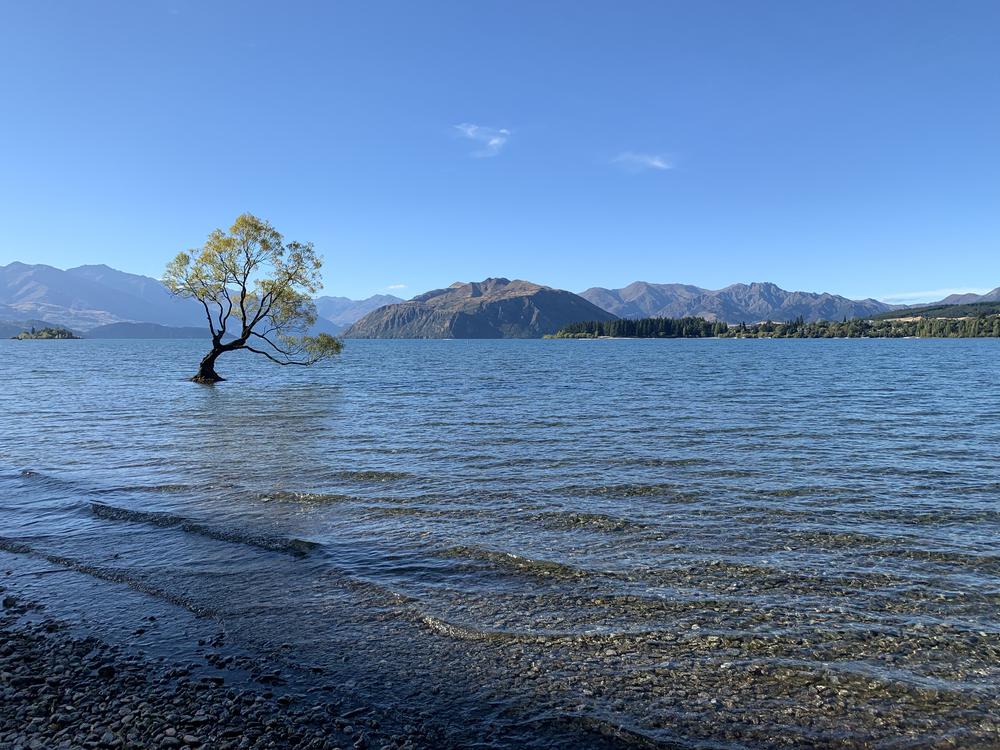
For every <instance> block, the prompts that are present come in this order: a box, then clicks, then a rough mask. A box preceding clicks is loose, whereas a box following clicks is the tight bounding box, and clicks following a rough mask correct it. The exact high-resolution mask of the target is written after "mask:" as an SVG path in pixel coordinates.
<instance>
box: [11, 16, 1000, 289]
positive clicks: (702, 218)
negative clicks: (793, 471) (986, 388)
mask: <svg viewBox="0 0 1000 750" xmlns="http://www.w3.org/2000/svg"><path fill="white" fill-rule="evenodd" d="M998 38H1000V3H997V2H992V1H990V2H971V1H965V0H957V1H956V2H919V1H907V2H871V0H866V1H865V2H830V3H821V2H812V1H808V2H801V1H796V2H737V1H735V0H733V1H732V2H712V1H711V0H697V1H695V0H690V1H689V2H683V3H680V2H667V1H666V0H660V1H658V2H604V3H593V2H555V1H551V2H550V1H548V0H547V1H546V2H517V1H508V2H503V3H500V2H468V1H466V2H426V3H413V2H351V3H346V2H316V3H305V2H285V3H273V2H268V3H251V2H239V3H226V2H185V1H182V0H166V1H163V2H159V1H156V0H149V1H148V2H134V1H133V0H129V1H128V2H86V3H84V2H69V1H68V0H67V1H65V2H51V1H48V0H37V1H32V2H9V3H5V4H3V5H2V6H0V101H2V110H0V112H2V116H0V143H2V149H3V151H2V153H3V163H2V169H0V220H2V224H3V227H4V238H3V241H2V243H0V263H7V262H9V261H12V260H21V261H25V262H39V263H49V264H52V265H55V266H59V267H68V266H72V265H77V264H80V263H107V264H109V265H112V266H115V267H118V268H121V269H123V270H128V271H133V272H137V273H145V274H149V275H154V276H158V275H159V274H160V272H161V270H162V267H163V265H164V264H165V263H166V262H167V261H168V260H169V259H170V257H172V256H173V255H174V254H175V253H176V252H177V251H179V250H181V249H185V248H188V247H192V246H197V245H199V244H201V242H202V241H203V240H204V237H205V235H207V233H208V232H209V231H210V230H211V229H213V228H215V227H217V226H228V224H229V223H231V221H232V219H233V218H235V216H236V215H237V214H238V213H240V212H242V211H251V212H253V213H256V214H258V215H261V216H264V217H266V218H268V219H270V220H271V221H272V222H273V223H274V224H275V226H276V227H277V228H278V229H279V230H280V231H282V232H283V233H284V234H285V235H286V237H287V238H289V239H299V240H311V241H313V242H314V243H315V244H316V246H317V248H318V249H319V250H320V252H321V253H322V254H323V255H324V256H325V258H326V262H327V267H326V274H325V276H326V293H329V294H343V295H347V296H351V297H361V296H367V295H370V294H373V293H378V292H385V291H387V290H392V291H395V292H396V293H397V294H399V295H400V296H404V297H408V296H411V295H412V294H416V293H419V292H422V291H425V290H427V289H430V288H436V287H441V286H446V285H447V284H449V283H451V282H453V281H456V280H474V279H482V278H485V277H487V276H508V277H512V278H513V277H516V278H526V279H530V280H532V281H537V282H540V283H545V284H550V285H553V286H558V287H562V288H567V289H571V290H574V291H579V290H582V289H584V288H587V287H590V286H608V287H618V286H623V285H625V284H627V283H629V282H631V281H634V280H637V279H642V280H646V281H654V282H685V283H693V284H698V285H701V286H706V287H712V288H717V287H721V286H725V285H727V284H730V283H733V282H737V281H752V280H758V281H763V280H767V281H774V282H775V283H778V284H779V285H781V286H783V287H785V288H790V289H804V290H810V291H831V292H835V293H840V294H845V295H848V296H852V297H868V296H872V297H877V298H880V299H892V300H893V301H899V300H900V299H903V298H906V301H910V300H916V299H920V298H922V299H931V298H935V297H941V296H943V294H944V293H947V291H948V290H953V289H963V290H964V289H988V288H992V287H996V286H998V285H1000V85H998V80H1000V44H998V42H997V39H998ZM403 285H405V286H403ZM394 287H395V288H394ZM393 288H394V289H393Z"/></svg>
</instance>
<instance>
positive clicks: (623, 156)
mask: <svg viewBox="0 0 1000 750" xmlns="http://www.w3.org/2000/svg"><path fill="white" fill-rule="evenodd" d="M611 163H612V164H617V165H618V166H619V167H621V168H622V169H624V170H625V171H626V172H645V171H646V170H649V169H655V170H658V171H664V170H667V169H673V168H674V165H673V162H671V161H670V159H668V158H667V157H666V156H662V155H660V154H639V153H636V152H634V151H623V152H622V153H620V154H618V156H616V157H615V158H614V159H612V160H611Z"/></svg>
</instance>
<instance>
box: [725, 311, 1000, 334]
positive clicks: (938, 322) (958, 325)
mask: <svg viewBox="0 0 1000 750" xmlns="http://www.w3.org/2000/svg"><path fill="white" fill-rule="evenodd" d="M722 335H723V336H724V337H727V338H773V339H832V338H849V339H857V338H881V339H899V338H906V337H911V336H916V337H919V338H955V339H960V338H985V337H989V338H993V337H1000V315H993V316H983V317H981V318H921V319H919V320H861V319H856V320H845V321H842V322H839V323H838V322H835V321H820V322H818V323H805V322H803V321H802V320H801V319H800V320H794V321H791V322H788V323H771V322H767V323H755V324H753V325H745V324H742V323H741V324H740V325H738V326H730V327H729V330H728V331H727V332H726V333H724V334H722Z"/></svg>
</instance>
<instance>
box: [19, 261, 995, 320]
mask: <svg viewBox="0 0 1000 750" xmlns="http://www.w3.org/2000/svg"><path fill="white" fill-rule="evenodd" d="M989 301H1000V287H998V288H997V289H994V290H993V291H991V292H988V293H986V294H982V295H977V294H961V295H951V296H950V297H946V298H945V299H943V300H941V301H940V302H937V303H933V304H969V303H972V302H989ZM902 307H904V306H901V305H889V304H886V303H884V302H879V301H878V300H874V299H865V300H851V299H847V298H846V297H841V296H838V295H835V294H829V293H814V292H789V291H786V290H784V289H781V288H780V287H778V286H776V285H775V284H771V283H766V282H755V283H752V284H733V285H731V286H728V287H725V288H724V289H717V290H712V289H703V288H701V287H697V286H692V285H688V284H652V283H649V282H645V281H637V282H635V283H633V284H629V285H628V286H626V287H623V288H621V289H606V288H603V287H592V288H590V289H587V290H586V291H584V292H581V293H580V294H573V293H572V292H567V291H563V290H560V289H554V288H552V287H548V286H542V285H540V284H534V283H532V282H529V281H522V280H515V281H510V280H508V279H504V278H490V279H486V280H484V281H481V282H456V283H455V284H452V285H451V286H450V287H447V288H446V289H436V290H433V291H430V292H426V293H424V294H421V295H418V296H416V297H414V298H413V299H411V300H409V301H403V300H402V299H400V298H399V297H395V296H393V295H391V294H376V295H374V296H372V297H369V298H367V299H363V300H351V299H348V298H346V297H330V296H323V297H318V298H317V299H316V309H317V312H318V314H319V316H320V317H319V320H318V321H317V325H316V327H315V332H320V331H322V332H325V333H331V334H334V335H339V334H343V335H345V336H349V337H353V338H364V337H371V338H410V337H414V338H428V337H434V338H483V337H490V338H523V337H536V336H542V335H545V334H547V333H554V332H555V330H557V329H558V328H559V327H561V326H562V325H565V324H567V323H574V322H580V321H583V320H607V319H609V318H612V317H622V318H643V317H669V318H681V317H689V316H691V317H702V318H706V319H708V320H719V321H724V322H726V323H741V322H747V323H753V322H759V321H764V320H774V321H784V320H791V319H794V318H798V317H802V318H803V319H805V320H807V321H815V320H842V319H843V318H858V317H861V318H865V317H871V316H874V315H878V314H880V313H884V312H888V311H891V310H895V309H900V308H902ZM912 307H918V306H912ZM53 324H55V325H61V326H65V327H68V328H71V329H73V330H75V331H79V332H83V333H85V334H89V332H93V334H92V336H93V337H115V338H127V337H130V336H131V337H135V338H140V337H142V338H145V337H153V338H173V337H182V338H183V337H190V336H194V335H196V334H195V331H194V330H193V329H192V327H194V328H201V327H203V326H204V311H203V310H202V308H201V306H200V305H199V304H198V303H196V302H193V301H192V300H187V299H181V298H178V297H174V296H172V295H171V294H170V293H169V292H168V291H167V289H166V287H164V286H163V284H162V283H160V282H159V281H158V280H156V279H153V278H150V277H148V276H140V275H138V274H132V273H126V272H124V271H118V270H116V269H114V268H110V267H108V266H106V265H84V266H77V267H75V268H69V269H66V270H60V269H58V268H54V267H52V266H47V265H40V264H35V265H29V264H25V263H18V262H14V263H10V264H8V265H6V266H0V336H8V335H13V333H16V332H18V331H20V330H23V329H27V328H30V327H32V326H34V327H36V328H37V327H42V326H45V325H53ZM154 324H155V325H154ZM157 326H159V327H157ZM161 329H162V330H161ZM8 331H13V333H8Z"/></svg>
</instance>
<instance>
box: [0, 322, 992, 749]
mask: <svg viewBox="0 0 1000 750" xmlns="http://www.w3.org/2000/svg"><path fill="white" fill-rule="evenodd" d="M204 346H205V345H204V343H202V342H193V341H166V342H152V341H148V342H147V341H124V342H113V341H52V342H44V341H38V342H9V341H4V342H0V375H2V377H3V387H2V393H0V415H2V417H0V418H2V422H0V436H2V437H0V548H4V549H6V550H8V551H7V552H0V568H2V569H7V570H13V571H15V573H16V574H17V575H20V576H23V577H24V578H25V580H30V581H31V584H30V585H31V586H33V587H34V588H35V590H36V591H37V592H38V594H39V595H40V596H42V595H45V594H46V592H48V594H49V595H50V596H51V598H52V599H53V606H54V607H56V608H57V609H58V607H59V606H60V603H61V606H62V607H63V610H65V612H67V613H72V614H74V616H76V617H78V618H79V620H80V622H83V623H85V624H88V623H89V625H90V626H91V627H95V628H100V629H101V630H102V631H103V632H104V633H105V634H106V635H107V636H108V637H117V636H116V634H117V633H118V631H119V630H120V631H121V636H120V637H121V638H122V640H123V641H125V642H129V643H130V644H131V645H132V646H137V645H138V646H142V647H143V648H146V649H151V650H155V649H156V648H157V646H158V644H159V646H160V647H161V648H162V646H163V643H165V642H166V641H168V640H169V637H170V636H171V633H170V628H171V623H172V622H173V623H176V627H177V628H178V629H180V628H181V627H182V625H183V627H184V628H189V627H192V626H191V625H190V623H192V622H209V623H212V626H213V627H215V626H218V627H220V628H222V629H223V630H224V631H225V633H226V637H227V643H229V644H230V646H231V647H232V648H239V649H242V650H245V651H247V652H250V653H259V654H266V655H268V656H269V657H270V658H273V659H275V660H279V661H281V662H282V663H284V664H286V665H287V666H286V668H287V670H289V672H291V673H295V674H299V673H301V674H300V676H299V678H297V679H301V680H302V681H303V682H304V683H306V684H308V681H309V680H310V679H313V677H310V675H313V674H315V675H317V676H316V677H315V679H317V680H319V679H322V680H323V681H325V682H326V683H329V682H331V681H332V682H334V683H336V684H337V685H338V686H339V689H342V690H344V691H347V692H349V693H351V694H353V695H356V696H357V698H358V700H360V701H367V702H371V703H373V704H376V705H381V706H386V707H391V708H393V709H394V710H397V711H398V712H400V714H401V715H402V716H403V717H404V718H405V716H406V715H408V714H410V715H413V716H420V717H423V718H425V719H428V720H432V721H435V722H439V723H440V724H441V726H442V727H444V728H445V731H446V733H447V734H448V736H449V737H450V738H451V740H452V741H453V742H454V743H456V744H461V745H464V746H472V745H474V744H475V746H478V747H581V746H598V745H600V744H601V743H604V744H607V745H609V746H616V745H617V746H630V745H635V746H648V745H663V746H667V747H691V748H770V747H802V746H809V747H817V746H835V747H853V746H875V747H884V748H906V747H929V746H942V747H945V746H948V747H952V746H956V747H963V748H987V747H989V748H996V747H998V746H1000V730H998V716H1000V550H998V547H1000V544H998V540H1000V342H998V341H993V340H843V341H842V340H833V341H808V340H807V341H798V340H784V341H766V340H765V341H744V340H687V341H685V340H661V341H655V340H645V341H642V340H635V341H385V342H374V341H349V342H347V346H346V348H345V351H344V354H343V356H342V357H341V358H340V359H338V360H337V361H335V362H330V363H324V364H323V365H320V366H317V367H314V368H311V369H308V370H305V369H290V368H279V367H277V366H274V365H272V364H270V363H268V362H266V361H263V360H261V359H259V358H254V357H252V355H246V356H244V355H239V354H238V355H227V356H226V357H224V358H223V359H221V360H220V362H219V370H220V372H221V373H222V374H223V375H224V376H228V377H229V378H230V379H229V380H228V381H227V382H225V383H223V384H221V385H219V386H217V387H214V388H212V387H204V386H198V385H195V384H192V383H190V382H187V381H185V379H184V378H185V377H186V376H189V375H191V374H192V373H193V372H194V370H195V369H196V364H197V361H198V359H199V358H200V355H201V354H202V349H203V348H204ZM12 550H14V551H19V552H20V554H13V553H12V552H11V551H12ZM61 570H64V571H66V574H65V575H60V574H59V571H61ZM84 579H86V580H92V581H93V583H92V584H88V587H84V586H83V585H82V584H80V583H79V581H81V580H84ZM73 581H76V582H77V583H72V582H73ZM81 592H85V593H81ZM143 602H148V606H149V607H150V608H153V607H157V608H160V609H159V610H158V611H163V608H167V609H166V611H168V612H170V611H173V612H175V616H174V617H173V618H172V617H170V616H167V617H163V616H161V617H160V618H159V620H158V623H159V624H158V626H157V628H158V629H156V630H155V631H154V632H151V633H146V634H145V635H142V636H139V635H137V636H128V633H131V632H132V631H131V627H132V626H131V624H129V618H134V617H135V615H136V612H135V610H136V608H137V607H144V606H146V604H143ZM151 611H152V610H151ZM194 615H197V618H196V617H194ZM185 632H188V631H185ZM320 672H322V675H321V676H319V675H320Z"/></svg>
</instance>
